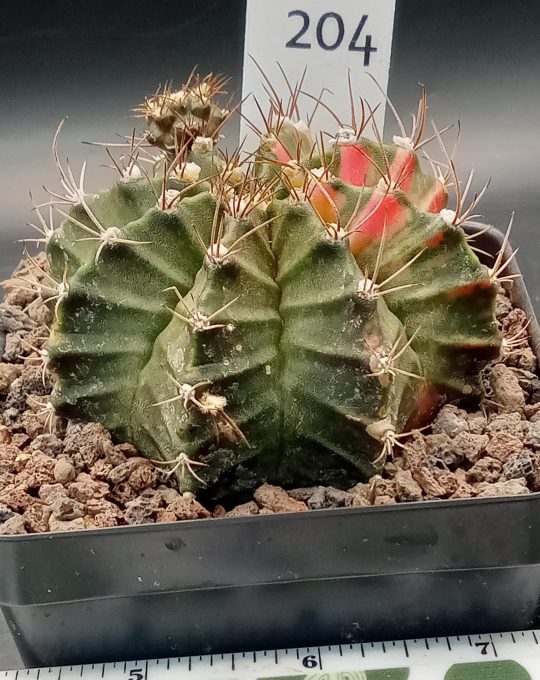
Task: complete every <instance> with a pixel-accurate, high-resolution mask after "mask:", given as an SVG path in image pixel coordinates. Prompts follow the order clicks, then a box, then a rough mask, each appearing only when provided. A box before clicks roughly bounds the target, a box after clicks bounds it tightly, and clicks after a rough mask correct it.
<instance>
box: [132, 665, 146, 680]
mask: <svg viewBox="0 0 540 680" xmlns="http://www.w3.org/2000/svg"><path fill="white" fill-rule="evenodd" d="M143 678H144V673H143V672H142V668H132V669H131V670H130V671H129V680H143Z"/></svg>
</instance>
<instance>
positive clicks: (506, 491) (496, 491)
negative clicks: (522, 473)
mask: <svg viewBox="0 0 540 680" xmlns="http://www.w3.org/2000/svg"><path fill="white" fill-rule="evenodd" d="M528 493H529V490H528V489H527V482H526V480H525V479H523V478H521V479H508V480H504V481H499V482H494V483H493V484H489V483H487V482H481V483H480V484H477V485H476V494H477V496H478V497H480V498H486V497H489V496H523V495H525V494H528Z"/></svg>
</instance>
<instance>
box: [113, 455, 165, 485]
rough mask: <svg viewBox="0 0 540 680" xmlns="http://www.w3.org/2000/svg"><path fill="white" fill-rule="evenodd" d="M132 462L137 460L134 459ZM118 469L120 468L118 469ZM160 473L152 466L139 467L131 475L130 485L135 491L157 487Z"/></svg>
mask: <svg viewBox="0 0 540 680" xmlns="http://www.w3.org/2000/svg"><path fill="white" fill-rule="evenodd" d="M131 460H137V459H136V458H132V459H131ZM117 469H118V468H117ZM157 482H158V472H157V470H156V469H155V468H154V467H153V466H152V465H138V466H137V467H136V468H135V469H134V470H133V472H132V473H131V474H130V475H129V479H128V484H129V485H130V486H131V488H132V489H135V491H142V490H143V489H148V488H154V487H156V486H157Z"/></svg>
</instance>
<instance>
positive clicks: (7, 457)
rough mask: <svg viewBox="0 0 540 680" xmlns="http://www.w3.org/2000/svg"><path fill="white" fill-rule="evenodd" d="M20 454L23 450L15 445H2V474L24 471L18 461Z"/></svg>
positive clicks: (0, 466)
mask: <svg viewBox="0 0 540 680" xmlns="http://www.w3.org/2000/svg"><path fill="white" fill-rule="evenodd" d="M20 454H21V450H20V449H19V448H17V447H16V446H13V444H2V445H0V472H11V473H16V472H19V471H20V470H21V469H22V468H21V466H20V463H19V461H18V460H17V458H18V456H19V455H20Z"/></svg>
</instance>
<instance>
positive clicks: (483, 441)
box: [454, 432, 489, 463]
mask: <svg viewBox="0 0 540 680" xmlns="http://www.w3.org/2000/svg"><path fill="white" fill-rule="evenodd" d="M488 441H489V439H488V436H487V434H473V433H471V432H460V433H459V434H458V435H457V437H456V438H455V439H454V448H455V449H456V450H457V451H460V452H461V454H462V456H463V457H464V458H466V459H467V460H468V461H470V462H471V463H475V462H476V461H477V460H478V459H479V458H480V456H481V455H482V454H483V453H484V451H485V449H486V446H487V443H488Z"/></svg>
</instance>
